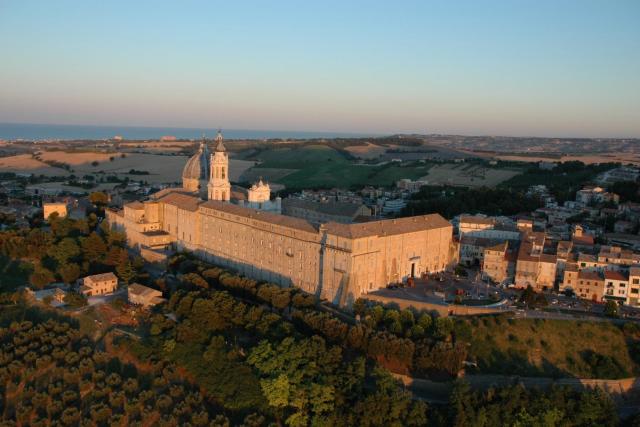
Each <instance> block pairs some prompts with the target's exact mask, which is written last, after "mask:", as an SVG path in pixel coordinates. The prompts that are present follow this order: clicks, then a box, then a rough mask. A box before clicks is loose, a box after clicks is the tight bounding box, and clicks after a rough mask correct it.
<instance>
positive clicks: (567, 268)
mask: <svg viewBox="0 0 640 427" xmlns="http://www.w3.org/2000/svg"><path fill="white" fill-rule="evenodd" d="M564 271H578V266H577V265H575V264H567V265H566V266H565V268H564Z"/></svg>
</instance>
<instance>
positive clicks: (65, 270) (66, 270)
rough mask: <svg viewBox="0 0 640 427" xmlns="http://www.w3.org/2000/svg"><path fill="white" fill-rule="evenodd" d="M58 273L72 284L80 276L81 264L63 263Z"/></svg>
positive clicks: (66, 281)
mask: <svg viewBox="0 0 640 427" xmlns="http://www.w3.org/2000/svg"><path fill="white" fill-rule="evenodd" d="M58 274H60V278H61V279H62V281H63V282H64V283H67V284H71V283H73V282H75V281H76V280H78V277H80V266H78V264H76V263H74V262H71V263H67V264H62V265H61V266H60V267H58Z"/></svg>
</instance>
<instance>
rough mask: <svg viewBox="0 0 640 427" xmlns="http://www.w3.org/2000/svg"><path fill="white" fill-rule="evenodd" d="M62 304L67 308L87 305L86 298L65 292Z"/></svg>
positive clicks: (75, 293)
mask: <svg viewBox="0 0 640 427" xmlns="http://www.w3.org/2000/svg"><path fill="white" fill-rule="evenodd" d="M64 302H65V304H67V305H68V306H69V307H74V308H79V307H84V306H85V305H87V297H85V296H84V295H82V294H79V293H77V292H67V294H66V295H65V296H64Z"/></svg>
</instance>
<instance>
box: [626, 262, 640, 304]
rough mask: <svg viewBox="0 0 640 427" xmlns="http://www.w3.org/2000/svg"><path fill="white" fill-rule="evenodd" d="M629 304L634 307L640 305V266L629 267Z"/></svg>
mask: <svg viewBox="0 0 640 427" xmlns="http://www.w3.org/2000/svg"><path fill="white" fill-rule="evenodd" d="M627 304H629V305H632V306H634V307H638V306H640V267H631V268H630V269H629V291H628V292H627Z"/></svg>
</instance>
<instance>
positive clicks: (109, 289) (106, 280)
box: [80, 273, 118, 297]
mask: <svg viewBox="0 0 640 427" xmlns="http://www.w3.org/2000/svg"><path fill="white" fill-rule="evenodd" d="M81 282H82V286H80V292H81V293H82V294H84V295H85V296H87V297H93V296H96V295H105V294H110V293H113V292H114V291H115V290H116V289H117V288H118V278H117V277H116V275H115V274H113V273H102V274H94V275H93V276H87V277H85V278H83V279H81Z"/></svg>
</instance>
